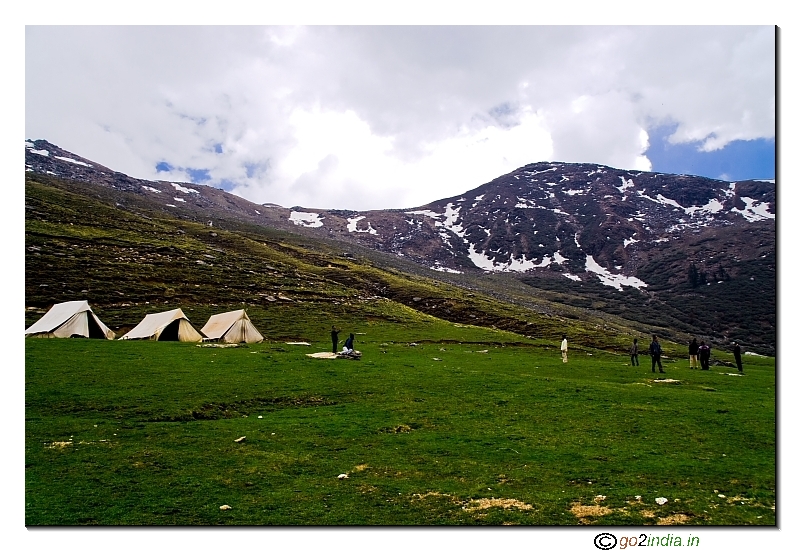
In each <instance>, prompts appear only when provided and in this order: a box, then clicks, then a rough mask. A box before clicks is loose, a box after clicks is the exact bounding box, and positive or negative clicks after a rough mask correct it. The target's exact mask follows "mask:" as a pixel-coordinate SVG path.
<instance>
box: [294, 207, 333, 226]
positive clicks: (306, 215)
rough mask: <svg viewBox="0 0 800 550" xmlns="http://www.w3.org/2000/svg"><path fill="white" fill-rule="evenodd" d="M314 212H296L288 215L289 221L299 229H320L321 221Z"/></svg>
mask: <svg viewBox="0 0 800 550" xmlns="http://www.w3.org/2000/svg"><path fill="white" fill-rule="evenodd" d="M324 219H325V218H320V217H319V214H317V213H316V212H297V211H292V213H291V214H289V221H290V222H292V223H294V224H295V225H299V226H301V227H322V220H324Z"/></svg>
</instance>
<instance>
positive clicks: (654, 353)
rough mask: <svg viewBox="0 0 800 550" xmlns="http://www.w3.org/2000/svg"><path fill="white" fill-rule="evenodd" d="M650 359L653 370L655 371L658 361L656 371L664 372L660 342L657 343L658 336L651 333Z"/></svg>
mask: <svg viewBox="0 0 800 550" xmlns="http://www.w3.org/2000/svg"><path fill="white" fill-rule="evenodd" d="M650 360H651V361H652V363H653V372H656V363H658V372H664V367H662V366H661V344H659V343H658V336H656V335H655V334H654V335H653V341H652V342H650Z"/></svg>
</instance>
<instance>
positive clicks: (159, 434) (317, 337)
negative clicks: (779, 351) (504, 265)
mask: <svg viewBox="0 0 800 550" xmlns="http://www.w3.org/2000/svg"><path fill="white" fill-rule="evenodd" d="M193 320H195V319H193ZM402 321H403V322H394V323H393V322H389V321H387V320H385V319H376V320H373V321H362V322H361V323H360V324H359V325H357V326H356V325H349V326H348V325H343V328H344V331H345V333H346V332H351V331H352V332H356V333H358V334H357V339H356V344H357V345H356V348H357V349H359V350H360V351H362V353H363V357H362V360H361V361H347V360H320V359H312V358H309V357H307V356H306V354H307V353H312V352H316V351H327V350H329V346H330V344H329V341H328V340H327V336H326V334H325V333H324V332H322V331H323V330H324V328H323V326H324V323H327V322H328V320H327V319H326V320H325V322H324V323H323V322H320V323H318V325H319V326H317V325H315V326H311V327H306V328H297V336H298V337H305V338H306V339H307V340H308V342H310V343H311V345H310V346H297V345H288V344H286V343H285V342H284V341H283V340H277V339H275V338H272V339H271V340H270V341H267V342H265V343H262V344H258V345H251V346H248V347H237V348H224V349H223V348H214V347H198V346H197V345H195V344H183V343H173V342H149V341H146V342H141V341H94V340H91V341H90V340H81V339H69V340H58V339H54V340H39V339H28V340H26V341H25V371H26V372H25V493H26V494H25V522H26V524H27V525H87V524H91V525H218V524H225V525H499V524H514V525H576V524H583V523H590V524H595V525H656V524H667V525H682V524H685V525H775V524H776V512H775V504H776V441H775V435H776V428H775V426H776V424H775V422H776V418H775V412H776V407H775V360H774V358H761V357H751V356H747V357H746V358H745V376H730V374H735V373H736V371H735V369H731V368H728V367H713V368H712V370H711V371H698V370H689V368H688V361H687V360H685V359H683V358H681V359H672V358H666V359H665V361H664V366H665V369H666V374H664V375H652V374H651V373H650V367H649V365H648V364H647V362H648V361H649V359H648V358H647V357H642V366H640V367H631V366H629V365H628V362H629V361H628V357H627V356H626V355H624V354H614V353H611V352H608V351H600V350H595V349H591V348H584V347H576V349H573V350H572V351H571V353H570V358H569V362H568V363H567V364H563V363H562V362H561V357H560V356H559V354H558V352H557V350H556V345H557V342H552V341H539V340H535V339H531V338H525V337H522V336H518V335H515V334H512V333H509V332H503V331H500V330H492V329H489V328H477V327H469V326H462V325H457V324H453V323H448V322H446V321H441V320H438V319H434V318H429V317H427V316H424V315H420V314H418V315H417V316H416V317H409V318H406V319H403V320H402ZM195 322H200V323H202V319H196V320H195ZM351 326H352V327H353V328H351ZM259 328H261V327H259ZM265 332H266V331H265ZM412 343H413V344H416V345H411V344H412ZM667 349H669V348H667ZM668 353H669V351H668ZM719 358H721V359H726V360H730V357H725V356H724V355H721V356H720V357H719ZM656 377H660V378H669V379H674V380H677V381H676V382H667V381H658V379H657V378H656ZM242 437H245V439H244V440H243V441H241V442H236V440H237V439H239V438H242ZM342 474H346V477H344V476H342ZM661 497H663V498H666V499H668V501H667V503H666V504H663V505H658V504H657V503H656V498H661ZM225 505H227V506H230V509H227V510H221V509H220V507H221V506H225Z"/></svg>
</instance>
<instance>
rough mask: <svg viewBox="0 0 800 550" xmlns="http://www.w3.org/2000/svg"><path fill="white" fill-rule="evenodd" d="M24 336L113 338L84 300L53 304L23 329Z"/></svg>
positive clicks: (111, 333) (108, 329)
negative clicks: (41, 315)
mask: <svg viewBox="0 0 800 550" xmlns="http://www.w3.org/2000/svg"><path fill="white" fill-rule="evenodd" d="M25 336H34V337H39V338H70V337H72V336H83V337H84V338H106V339H108V340H113V339H114V333H113V332H112V331H111V329H110V328H108V327H107V326H105V325H104V324H103V322H102V321H100V319H98V318H97V315H95V314H94V312H93V311H92V308H90V307H89V302H87V301H86V300H75V301H74V302H62V303H60V304H56V305H54V306H53V307H52V308H50V311H48V312H47V313H45V314H44V316H43V317H42V318H41V319H39V320H38V321H36V322H35V323H34V324H32V325H31V326H30V327H29V328H28V329H27V330H26V331H25Z"/></svg>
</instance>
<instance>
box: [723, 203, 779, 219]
mask: <svg viewBox="0 0 800 550" xmlns="http://www.w3.org/2000/svg"><path fill="white" fill-rule="evenodd" d="M742 202H744V203H745V207H744V208H743V209H742V210H739V209H738V208H731V212H735V213H737V214H741V215H742V216H743V217H744V219H746V220H747V221H749V222H750V223H752V222H758V221H761V220H774V219H775V214H771V213H770V212H769V203H767V202H758V201H756V200H754V199H751V198H750V197H742Z"/></svg>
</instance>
